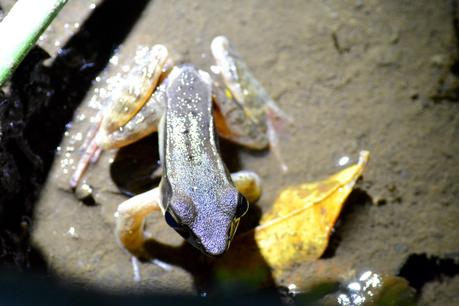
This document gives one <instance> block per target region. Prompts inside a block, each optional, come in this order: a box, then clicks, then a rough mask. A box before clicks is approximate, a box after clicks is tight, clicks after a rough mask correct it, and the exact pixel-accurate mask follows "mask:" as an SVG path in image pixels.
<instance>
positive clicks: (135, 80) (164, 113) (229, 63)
mask: <svg viewBox="0 0 459 306" xmlns="http://www.w3.org/2000/svg"><path fill="white" fill-rule="evenodd" d="M211 52H212V53H213V55H214V58H215V61H216V65H215V67H213V69H211V70H212V75H211V74H209V73H208V72H205V71H203V70H200V69H198V68H196V67H195V66H193V65H191V64H182V65H177V66H175V65H174V64H173V63H172V61H171V60H170V58H169V56H168V51H167V48H166V47H165V46H163V45H155V46H153V47H152V48H150V49H148V50H147V51H144V52H143V54H144V55H143V56H142V57H141V58H140V59H139V60H136V62H137V64H139V63H140V65H138V67H137V68H135V69H133V70H132V71H130V72H129V73H128V77H127V78H126V79H127V80H130V81H129V82H124V83H122V84H121V86H120V87H119V89H118V90H117V91H116V93H115V94H114V95H113V96H112V97H111V98H112V99H113V102H112V103H111V104H110V105H109V107H107V108H106V109H104V110H103V111H102V114H101V115H99V116H98V118H99V121H98V124H97V127H96V129H95V131H94V132H93V133H92V135H91V139H90V140H89V141H88V143H87V144H86V146H85V150H84V153H83V156H82V158H81V160H80V162H79V163H78V165H77V168H76V170H75V173H74V175H73V176H72V178H71V182H70V185H71V187H72V188H76V187H77V185H78V184H79V181H80V179H81V177H82V175H83V173H84V171H85V170H86V168H87V166H88V165H89V164H90V163H91V161H94V160H96V159H97V156H98V155H99V154H100V152H101V151H102V150H106V149H111V148H118V147H122V146H125V145H128V144H130V143H132V142H135V141H137V140H139V139H141V138H143V137H145V136H147V135H149V134H151V133H153V132H155V131H157V132H158V142H159V151H160V162H161V165H162V175H161V182H160V184H159V186H158V187H156V188H154V189H152V190H150V191H147V192H145V193H142V194H139V195H136V196H134V197H132V198H130V199H128V200H126V201H125V202H123V203H121V204H120V205H119V206H118V209H117V212H116V213H115V216H116V236H117V239H118V241H119V242H120V244H121V245H122V246H123V247H124V248H125V249H126V250H128V251H129V252H130V253H131V254H133V255H134V256H136V257H139V258H145V257H148V254H147V251H146V250H145V249H144V245H145V240H146V239H147V238H146V236H145V233H144V231H143V228H144V221H145V218H146V217H147V216H148V215H149V214H151V213H154V212H161V213H162V214H163V215H164V218H165V221H166V223H167V224H168V225H169V226H171V227H172V228H173V229H174V230H175V231H176V232H177V233H178V234H180V235H181V236H182V237H183V238H184V239H185V240H186V241H188V242H189V243H190V244H191V245H193V246H194V247H196V248H197V249H198V250H200V251H201V252H203V253H204V254H206V255H209V256H219V255H221V254H223V253H224V252H225V251H226V250H227V249H228V248H229V246H230V243H231V241H232V240H233V238H234V235H235V233H236V230H237V227H238V224H239V221H240V218H241V217H242V216H243V215H244V214H245V213H246V212H247V210H248V207H249V203H253V202H255V201H256V200H257V199H258V198H259V197H260V195H261V184H260V178H259V177H258V176H257V175H256V174H255V173H254V172H252V171H239V172H236V173H233V174H229V171H228V169H227V168H226V166H225V164H224V163H223V161H222V159H221V156H220V152H219V145H218V136H217V132H218V134H219V135H220V136H222V137H224V138H227V139H229V140H231V141H233V142H236V143H238V144H242V145H245V146H248V147H250V148H255V149H262V148H266V147H267V146H269V145H271V146H273V145H274V146H275V145H276V139H275V138H273V137H272V135H273V134H274V131H273V127H272V125H271V123H270V120H271V119H270V118H271V117H270V116H271V115H272V114H275V113H277V114H280V115H279V116H283V113H282V112H281V111H280V109H279V108H278V107H277V105H276V104H275V102H274V101H272V100H271V99H270V98H269V99H268V100H267V98H266V97H269V96H268V95H267V93H266V91H265V90H264V89H263V88H262V87H261V85H260V84H259V83H258V82H257V81H256V80H255V78H254V77H253V76H252V75H251V73H250V72H248V71H244V69H247V70H248V68H247V66H246V65H245V64H244V62H243V61H242V60H241V59H240V57H239V56H238V55H237V53H235V51H234V50H233V49H232V48H231V47H230V44H229V41H228V39H227V38H226V37H223V36H218V37H216V38H214V40H213V41H212V43H211ZM241 69H242V71H241V72H238V70H241ZM230 70H231V71H230ZM229 71H230V73H228V72H229ZM238 73H239V74H240V76H239V74H238ZM235 88H236V89H235ZM237 90H240V92H239V93H238V92H237ZM252 91H255V92H252ZM241 93H242V95H241ZM273 139H274V140H273Z"/></svg>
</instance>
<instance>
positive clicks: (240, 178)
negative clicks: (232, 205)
mask: <svg viewBox="0 0 459 306" xmlns="http://www.w3.org/2000/svg"><path fill="white" fill-rule="evenodd" d="M231 179H232V180H233V183H234V185H235V187H236V188H237V190H238V191H239V192H240V193H242V195H243V196H244V197H245V198H246V199H247V201H249V203H254V202H256V201H257V200H258V199H259V198H260V195H261V180H260V177H259V176H258V175H257V174H256V173H255V172H252V171H247V170H242V171H238V172H235V173H231Z"/></svg>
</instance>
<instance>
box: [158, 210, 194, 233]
mask: <svg viewBox="0 0 459 306" xmlns="http://www.w3.org/2000/svg"><path fill="white" fill-rule="evenodd" d="M164 218H165V219H166V223H167V224H168V225H169V226H170V227H172V228H173V229H174V230H175V231H176V232H177V233H179V234H180V236H182V237H183V238H185V239H188V237H190V230H189V229H188V227H186V226H183V225H179V224H178V223H177V221H175V218H174V217H173V216H172V214H171V213H170V212H168V211H166V213H165V214H164Z"/></svg>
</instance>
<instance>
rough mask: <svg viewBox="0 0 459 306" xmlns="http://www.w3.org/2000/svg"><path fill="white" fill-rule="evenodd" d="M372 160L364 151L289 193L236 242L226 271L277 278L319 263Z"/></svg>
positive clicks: (277, 201) (281, 196)
mask: <svg viewBox="0 0 459 306" xmlns="http://www.w3.org/2000/svg"><path fill="white" fill-rule="evenodd" d="M368 158H369V152H368V151H362V152H360V157H359V161H358V163H357V164H355V165H352V166H349V167H347V168H345V169H343V170H341V171H340V172H338V173H337V174H335V175H333V176H331V177H329V178H327V179H325V180H323V181H319V182H313V183H305V184H301V185H297V186H291V187H287V188H285V189H284V190H283V191H282V192H281V193H280V195H279V196H278V198H277V199H276V201H275V203H274V205H273V207H272V209H271V211H270V212H268V213H267V214H265V215H264V216H263V217H262V219H261V221H260V225H259V226H257V227H256V228H255V229H254V230H252V231H249V232H247V233H244V234H242V235H240V236H238V237H237V238H236V240H235V241H234V243H233V245H232V246H231V248H230V251H229V254H228V256H225V262H226V264H225V265H226V267H228V266H227V265H228V264H229V265H230V266H232V267H235V266H236V267H237V268H239V269H240V270H244V271H247V272H248V271H257V270H259V268H260V266H263V267H269V269H270V270H271V272H272V273H273V276H274V277H275V278H277V277H278V276H280V275H282V272H283V271H286V270H287V269H288V268H289V267H292V266H293V265H294V264H295V263H299V262H304V261H312V260H315V259H318V258H319V257H320V256H321V255H322V254H323V252H324V251H325V249H326V247H327V245H328V240H329V237H330V233H331V231H332V229H333V226H334V224H335V222H336V219H337V218H338V216H339V214H340V212H341V209H342V207H343V204H344V202H345V200H346V198H347V196H348V195H349V193H350V192H351V191H352V188H353V187H354V184H355V182H356V181H357V179H358V178H359V177H360V176H361V175H362V172H363V170H364V168H365V166H366V164H367V162H368ZM235 263H236V264H235ZM234 272H236V271H234ZM238 273H239V272H238Z"/></svg>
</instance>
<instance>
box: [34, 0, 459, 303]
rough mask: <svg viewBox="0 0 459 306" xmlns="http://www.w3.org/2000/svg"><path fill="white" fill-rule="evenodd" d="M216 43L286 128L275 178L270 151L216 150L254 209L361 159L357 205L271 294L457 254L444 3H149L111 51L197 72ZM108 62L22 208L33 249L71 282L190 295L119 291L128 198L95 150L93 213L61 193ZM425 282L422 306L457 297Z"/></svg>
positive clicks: (150, 268)
mask: <svg viewBox="0 0 459 306" xmlns="http://www.w3.org/2000/svg"><path fill="white" fill-rule="evenodd" d="M219 34H224V35H226V36H228V37H229V38H230V39H231V40H232V42H233V43H234V45H235V46H236V47H237V48H238V50H239V52H240V53H241V55H242V56H243V58H244V59H245V60H246V62H247V63H248V65H249V67H251V68H252V71H253V73H254V75H255V76H256V77H257V78H258V79H259V81H260V82H261V83H262V84H263V85H264V86H265V88H266V89H267V91H268V92H269V93H270V94H271V95H272V97H273V98H274V99H275V100H276V101H277V102H278V104H279V105H280V107H281V108H282V109H283V110H285V111H286V112H287V113H289V114H290V115H292V116H293V118H294V120H295V124H294V126H293V127H290V128H288V129H286V130H285V131H284V134H283V135H282V137H281V142H280V145H281V150H282V153H283V156H284V159H285V160H286V161H287V164H288V166H289V169H290V170H289V172H288V173H286V174H281V172H280V171H279V165H278V164H277V161H276V159H275V157H274V156H273V154H271V153H269V152H262V153H258V152H251V151H249V150H245V149H241V148H239V147H236V146H234V147H233V148H231V146H230V145H228V147H229V149H227V150H228V151H229V155H234V156H236V157H234V156H232V157H231V159H232V161H231V163H232V164H234V168H238V167H240V168H241V169H250V170H254V171H256V172H257V173H258V174H259V175H260V176H261V178H262V180H263V188H264V193H263V196H262V198H261V200H260V201H259V202H258V204H257V206H258V207H259V208H260V209H261V210H262V211H266V210H267V209H269V207H270V205H271V204H272V203H273V201H274V199H275V197H276V195H277V193H278V191H279V190H280V189H281V188H283V187H286V186H288V185H291V184H297V183H301V182H306V181H313V180H318V179H321V178H324V177H326V176H328V175H330V174H332V173H334V172H336V171H337V169H338V166H339V163H340V161H343V160H344V159H342V157H344V156H349V157H350V158H351V159H354V158H356V157H357V155H358V152H359V151H360V150H362V149H367V150H369V151H370V152H371V154H372V156H371V161H370V164H369V167H368V170H367V171H366V173H365V175H364V179H363V181H362V183H361V185H360V187H359V188H360V191H361V193H360V195H361V196H355V197H354V200H352V201H350V203H349V204H350V206H349V207H347V209H346V212H345V214H343V216H342V218H341V219H340V221H339V225H338V227H337V229H336V232H335V235H334V237H333V238H332V239H333V240H332V242H333V243H332V245H333V250H331V251H330V253H329V254H328V255H327V258H324V259H321V260H318V261H316V262H312V263H306V262H305V263H303V264H301V265H299V266H297V267H295V269H294V270H292V271H290V272H289V273H287V274H286V275H285V277H284V278H282V279H278V280H276V283H277V284H278V285H281V286H288V285H289V284H291V283H295V284H296V285H297V286H299V287H307V286H309V285H310V284H312V283H314V282H315V281H317V280H318V279H323V278H330V277H336V275H337V274H338V275H340V276H341V277H342V278H343V279H346V278H348V277H350V276H352V275H358V274H360V273H362V272H363V271H366V270H368V269H370V270H372V271H377V272H378V273H381V274H389V275H394V274H397V272H398V271H399V269H400V267H401V266H402V264H403V263H404V262H405V260H406V258H407V257H408V256H409V255H410V254H413V253H426V254H429V255H437V256H453V257H454V255H451V254H456V255H455V256H457V250H458V248H459V242H458V241H457V238H456V237H457V229H456V227H457V220H458V217H459V206H458V205H457V201H458V200H457V198H458V195H459V186H458V184H457V183H456V182H457V181H458V178H459V166H458V165H459V160H458V157H457V156H456V155H455V153H456V152H458V150H459V113H458V107H459V104H458V103H457V101H454V99H445V98H442V97H445V96H447V97H450V96H451V93H454V89H455V88H457V87H454V86H455V85H457V80H456V79H455V78H456V77H455V76H454V75H452V74H451V73H450V67H451V66H452V65H453V64H454V61H455V59H456V56H457V50H456V44H457V40H456V37H455V34H454V31H453V21H452V13H451V6H450V1H441V2H436V3H433V2H432V1H365V2H363V1H318V0H317V1H289V2H288V4H287V3H286V2H282V1H262V0H260V1H234V2H216V1H199V2H194V1H180V2H179V1H151V2H149V3H148V5H147V6H146V8H145V10H144V11H143V13H142V16H141V18H140V19H139V20H138V22H137V23H136V24H135V26H134V28H133V30H132V32H130V34H129V35H128V37H127V38H126V40H125V41H124V42H123V43H122V46H121V51H122V52H126V53H129V52H132V51H133V50H135V48H136V47H137V46H138V45H139V44H141V45H151V44H154V43H162V44H165V45H166V46H167V47H168V48H169V49H170V50H172V51H173V52H174V53H173V56H174V57H175V58H176V59H178V60H179V61H183V62H191V63H194V64H196V65H198V66H199V67H201V68H204V69H207V68H208V67H209V65H210V58H209V44H210V41H211V39H212V38H213V37H214V36H216V35H219ZM120 60H121V63H119V64H118V65H113V63H112V64H111V65H109V68H108V69H107V71H105V72H104V73H103V74H102V76H101V81H95V82H94V83H93V88H92V89H91V90H90V91H89V92H88V93H87V95H86V98H85V99H84V101H83V102H82V104H81V106H80V109H79V110H78V111H77V112H76V113H75V117H74V120H73V122H72V127H71V129H70V130H69V131H68V133H67V134H66V136H65V137H64V139H63V142H62V144H61V145H60V149H59V150H60V151H59V154H57V157H56V160H55V161H54V166H53V168H52V171H51V173H50V175H49V176H48V182H47V184H46V186H45V187H44V190H43V191H42V193H41V198H40V201H39V203H38V204H37V206H36V212H35V216H34V220H35V224H34V231H33V243H34V245H36V246H37V247H38V248H39V249H40V251H41V252H42V254H43V256H44V258H45V260H46V261H47V263H48V264H49V267H50V268H51V269H52V271H54V272H55V273H56V274H57V275H59V276H62V277H66V278H67V277H68V278H71V279H73V280H74V281H76V282H78V283H85V284H91V285H94V286H96V287H104V288H109V289H122V290H124V289H126V288H130V289H133V290H146V289H151V288H152V289H158V290H162V289H164V290H167V291H170V290H173V291H176V290H177V291H185V292H196V290H197V289H196V288H199V284H198V282H199V280H198V279H197V278H196V277H195V275H193V274H190V273H189V272H188V271H187V270H186V269H185V268H184V267H180V266H174V267H173V269H172V270H164V269H163V268H161V267H159V266H157V265H155V264H151V263H142V264H141V268H140V269H141V270H140V273H141V276H142V280H141V281H140V282H139V283H136V282H134V281H133V273H132V268H131V264H130V259H129V256H128V254H126V253H125V252H123V251H122V250H121V249H120V248H119V246H118V245H117V243H116V241H115V239H114V235H113V228H114V218H113V213H114V211H115V210H116V207H117V205H118V204H119V203H121V202H122V201H123V200H124V199H126V197H125V196H124V195H122V194H120V192H119V191H118V189H117V187H116V186H115V184H114V183H113V181H112V180H111V179H109V177H110V173H109V172H110V171H109V165H110V161H111V160H113V159H114V157H115V153H116V152H105V153H104V154H103V155H102V157H101V160H100V161H99V163H98V164H97V165H95V166H94V167H93V168H92V169H91V171H90V172H89V173H88V176H87V179H86V180H87V182H88V183H89V184H90V185H91V186H92V187H93V188H94V190H95V193H94V196H95V200H96V202H97V203H98V205H96V206H86V205H83V204H82V203H79V202H78V201H76V200H75V197H74V196H73V194H72V193H71V192H70V191H69V190H68V185H67V183H68V180H69V177H70V176H69V175H70V173H69V172H71V169H72V166H73V165H74V163H75V161H76V160H77V159H78V147H79V145H80V144H81V142H82V139H83V135H84V133H85V132H86V131H87V129H88V128H89V126H88V124H89V123H90V121H91V120H90V118H91V116H93V115H94V113H95V110H94V109H91V108H90V107H88V105H89V104H90V101H91V97H92V96H93V94H94V92H95V90H96V88H98V87H100V85H101V83H103V82H104V80H105V77H108V76H110V75H111V74H113V73H115V72H116V69H119V68H116V67H122V66H123V65H124V64H128V63H129V62H128V61H127V59H123V58H120ZM123 61H126V63H124V62H123ZM451 80H453V81H451ZM454 80H456V83H455V82H454ZM445 93H448V94H445ZM148 141H149V140H146V143H148ZM150 143H151V144H152V145H154V141H153V140H150ZM225 148H226V144H225ZM72 163H73V164H72ZM66 169H67V172H66V171H65V170H66ZM233 170H235V169H233ZM148 224H149V228H148V230H149V231H151V232H154V233H155V237H156V238H157V239H158V240H159V241H160V242H163V243H167V244H171V245H172V246H178V245H180V244H181V243H182V240H181V238H180V237H178V235H176V233H175V232H174V231H173V230H172V229H170V228H168V227H167V225H166V224H165V222H163V219H162V217H160V216H153V217H151V218H150V219H149V221H148ZM72 228H73V230H72ZM191 252H193V251H191ZM196 252H197V251H196ZM193 258H196V256H194V257H193ZM202 268H203V269H205V266H203V267H202ZM203 273H205V271H203ZM454 284H456V285H454ZM429 286H430V287H429V288H431V287H434V288H435V289H427V290H426V291H425V293H423V294H422V295H421V300H420V301H421V303H425V304H429V305H433V302H432V301H435V300H436V301H437V303H438V305H442V304H441V299H442V297H443V298H445V300H446V298H447V297H449V296H451V292H452V291H456V292H457V289H458V287H457V276H456V277H455V278H453V277H450V278H446V279H445V280H444V281H443V282H438V281H435V282H433V283H430V284H429ZM452 298H454V297H452ZM456 298H457V297H456ZM449 301H452V300H451V299H450V300H449ZM457 302H458V303H459V301H457Z"/></svg>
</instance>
